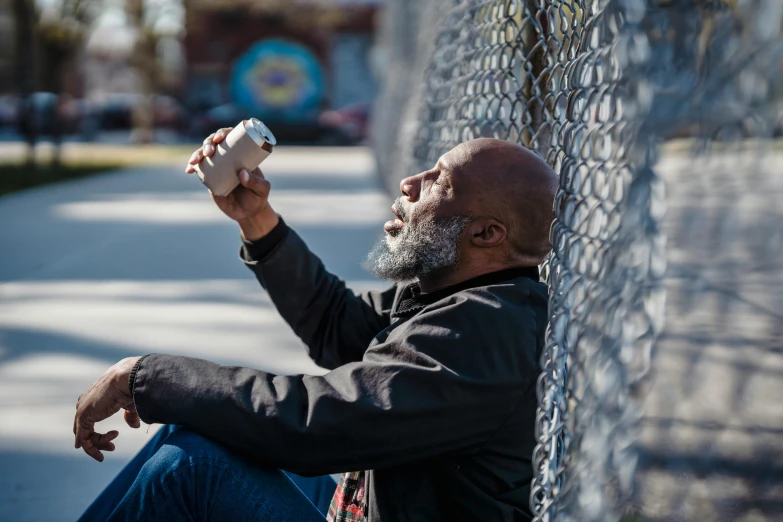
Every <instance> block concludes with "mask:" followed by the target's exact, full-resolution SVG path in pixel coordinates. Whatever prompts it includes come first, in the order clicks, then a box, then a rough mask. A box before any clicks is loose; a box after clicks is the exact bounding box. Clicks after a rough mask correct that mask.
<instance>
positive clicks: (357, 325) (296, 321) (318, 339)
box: [240, 219, 395, 369]
mask: <svg viewBox="0 0 783 522" xmlns="http://www.w3.org/2000/svg"><path fill="white" fill-rule="evenodd" d="M240 258H241V259H242V260H243V261H244V262H245V264H246V265H247V266H248V267H249V268H250V269H251V270H252V271H253V273H254V274H255V276H256V278H257V279H258V281H259V283H261V286H263V287H264V288H265V289H266V291H267V292H268V293H269V296H270V298H271V299H272V302H273V303H274V304H275V307H276V308H277V310H278V312H279V313H280V315H282V317H283V319H285V321H286V322H287V323H288V324H289V325H290V326H291V328H292V329H293V330H294V333H296V335H297V336H299V338H300V339H301V340H302V341H303V342H304V343H305V344H306V345H307V349H308V353H309V355H310V358H312V359H313V360H314V361H315V363H316V364H318V365H319V366H322V367H324V368H328V369H332V368H336V367H338V366H340V365H343V364H346V363H348V362H352V361H359V360H361V359H362V356H363V355H364V351H365V350H366V349H367V346H368V345H369V344H370V341H372V339H373V337H374V336H375V335H376V334H377V333H378V332H380V331H381V330H383V329H384V328H386V327H387V326H389V323H390V311H391V307H392V302H393V300H394V295H395V288H391V289H389V290H387V291H386V292H367V293H364V294H359V295H356V294H354V293H353V292H352V291H351V290H350V289H349V288H347V287H346V286H345V282H344V281H342V280H341V279H340V278H338V277H337V276H335V275H333V274H331V273H329V272H328V271H327V270H326V269H325V268H324V265H323V263H322V262H321V260H320V259H319V258H318V257H317V256H316V255H315V254H313V253H312V252H310V250H309V249H308V248H307V246H306V245H305V243H304V241H302V239H301V238H300V237H299V236H298V235H297V234H296V232H294V231H293V230H291V229H290V228H289V227H288V226H287V225H286V224H285V223H284V222H283V220H282V219H281V220H280V224H279V225H278V226H277V227H276V228H275V229H274V230H273V231H272V232H270V234H269V237H266V238H262V239H261V240H260V241H257V242H244V244H243V247H242V249H241V251H240Z"/></svg>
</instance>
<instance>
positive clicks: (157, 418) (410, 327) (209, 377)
mask: <svg viewBox="0 0 783 522" xmlns="http://www.w3.org/2000/svg"><path fill="white" fill-rule="evenodd" d="M456 307H460V308H462V309H463V310H464V311H465V313H459V314H455V313H454V308H456ZM445 308H446V307H444V309H441V310H435V311H432V312H425V313H422V314H421V315H420V316H418V317H416V318H414V319H412V320H411V321H410V322H409V323H406V325H403V327H401V328H400V330H402V329H404V330H405V331H404V332H398V331H396V330H395V332H392V334H391V335H390V336H389V340H388V342H385V343H382V344H378V345H376V346H374V347H372V348H371V349H369V350H368V351H367V353H366V355H365V359H364V360H363V361H362V362H357V363H351V364H347V365H344V366H341V367H340V368H338V369H336V370H334V371H332V372H329V373H328V374H326V375H324V376H301V375H300V376H287V377H284V376H275V375H271V374H269V373H265V372H262V371H257V370H252V369H248V368H237V367H225V366H219V365H216V364H213V363H210V362H207V361H203V360H198V359H189V358H185V357H179V356H168V355H150V356H148V357H147V358H146V359H144V361H143V362H142V364H141V365H140V369H139V371H138V374H137V375H136V380H135V386H134V390H133V395H134V399H135V405H136V408H137V410H138V412H139V415H140V416H141V418H142V420H144V421H145V422H162V423H174V424H181V425H184V426H186V427H189V428H191V429H194V430H195V431H197V432H199V433H201V434H203V435H205V436H207V437H210V438H212V439H215V440H217V441H219V442H221V443H223V444H225V445H227V446H229V447H232V448H233V449H235V450H237V451H239V452H241V453H243V454H245V455H248V456H250V457H253V458H255V459H257V460H258V461H260V462H262V463H263V464H264V465H268V466H275V467H280V468H282V469H286V470H289V471H293V472H296V473H300V474H323V473H336V472H343V471H351V470H356V469H378V468H383V467H388V466H392V465H402V464H405V463H407V462H412V461H417V460H423V459H427V458H432V457H436V456H443V455H449V454H458V453H464V452H470V451H474V450H476V449H478V448H480V447H481V446H482V444H484V443H485V442H487V440H489V439H490V438H491V437H492V434H493V433H495V431H496V430H497V429H498V428H499V427H500V426H502V424H503V423H504V421H505V420H506V419H507V418H508V417H509V415H510V414H511V413H512V411H513V408H514V407H515V406H516V405H517V404H519V402H520V400H521V399H522V398H523V397H524V396H526V394H531V393H535V391H534V386H533V384H534V382H535V376H536V373H537V371H536V368H537V364H536V361H535V346H536V338H535V326H534V325H533V324H532V322H533V320H532V318H531V325H526V324H516V325H515V328H514V333H513V334H512V335H511V337H509V336H508V335H507V334H501V333H499V330H504V331H506V332H508V328H507V327H506V328H503V329H499V328H495V327H493V326H492V325H493V324H494V325H495V326H497V324H498V323H497V321H491V312H490V313H487V312H486V311H485V310H482V309H481V308H480V307H478V306H476V305H475V304H472V303H470V302H462V303H459V302H457V303H451V304H449V305H448V309H449V311H448V313H446V309H445ZM455 315H456V316H458V318H459V319H458V320H459V324H455V319H454V316H455ZM531 315H532V314H531ZM504 319H505V318H504ZM488 320H489V325H487V321H488ZM457 326H459V328H457ZM487 326H489V328H488V327H487ZM471 332H473V333H471Z"/></svg>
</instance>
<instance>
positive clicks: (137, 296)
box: [0, 148, 391, 522]
mask: <svg viewBox="0 0 783 522" xmlns="http://www.w3.org/2000/svg"><path fill="white" fill-rule="evenodd" d="M185 160H186V157H184V156H183V158H182V159H181V161H178V162H177V163H176V164H172V165H166V166H158V167H145V168H136V169H132V170H123V171H118V172H114V173H109V174H106V175H101V176H98V177H95V178H89V179H83V180H79V181H76V182H71V183H65V184H60V185H54V186H49V187H43V188H40V189H35V190H30V191H27V192H24V193H19V194H16V195H11V196H6V197H3V198H0V222H2V223H3V226H2V227H0V245H1V248H2V255H1V256H0V520H3V521H5V520H14V521H18V522H23V521H36V522H46V521H55V520H58V521H59V520H74V519H75V518H76V517H77V516H78V515H79V514H80V513H81V511H82V510H83V509H84V508H85V507H86V506H87V505H88V503H89V502H90V501H91V499H92V498H93V497H94V496H95V495H97V494H98V492H99V491H100V490H101V489H102V488H103V487H104V486H105V484H106V483H107V482H108V481H109V480H110V479H111V477H112V476H113V475H114V474H116V473H117V472H118V471H119V470H120V469H121V467H122V466H123V465H124V463H125V462H127V460H128V459H129V458H130V457H131V456H132V455H133V454H134V453H135V452H136V451H137V450H138V448H139V447H141V445H143V444H144V442H145V441H146V440H148V439H149V438H150V437H151V436H152V434H153V432H154V429H155V428H154V427H153V428H152V429H150V430H149V431H148V430H147V428H146V427H143V428H142V429H141V430H131V429H130V428H128V427H127V426H124V424H123V423H122V420H121V418H120V417H119V416H118V417H117V418H115V419H112V420H110V421H107V422H105V423H103V424H105V426H103V425H102V426H101V428H102V429H104V430H109V429H115V428H116V429H118V430H120V437H119V438H118V439H117V441H116V443H117V451H116V452H114V453H113V454H109V455H108V456H107V458H106V460H105V461H104V462H103V463H97V462H94V461H92V460H91V459H89V458H88V457H87V456H86V455H84V454H83V453H82V451H81V450H74V449H73V435H72V433H71V428H72V420H73V411H74V405H75V403H76V399H77V397H78V395H79V394H80V393H81V392H82V391H84V389H85V388H86V387H87V386H88V385H89V384H91V383H92V382H93V381H94V380H95V379H96V378H97V377H98V376H99V375H100V374H101V373H102V372H103V371H104V370H105V369H106V368H107V367H108V366H110V365H111V364H113V363H115V362H116V361H118V360H119V359H121V358H123V357H126V356H129V355H140V354H144V353H149V352H167V353H176V354H183V355H190V356H195V357H202V358H208V359H211V360H214V361H217V362H221V363H227V364H240V365H246V366H252V367H256V368H262V369H266V370H270V371H274V372H278V373H300V372H301V373H304V372H311V373H312V372H319V371H321V370H320V369H319V368H317V367H316V366H315V365H314V364H313V363H312V362H310V361H309V359H307V358H306V356H305V354H304V351H303V347H302V345H301V343H300V342H299V341H298V339H296V337H295V336H294V335H293V334H292V333H291V331H290V329H289V328H288V326H287V325H286V324H285V323H284V322H283V321H282V320H281V319H280V318H279V316H278V315H277V313H276V311H275V309H274V307H273V306H272V305H271V303H270V301H269V300H268V298H267V297H266V295H265V294H264V292H263V291H262V290H261V288H260V287H259V285H258V283H257V282H256V281H255V279H254V278H253V276H252V274H251V273H250V271H248V270H247V269H246V268H245V267H244V266H243V265H242V264H241V263H240V262H239V260H238V259H237V252H238V247H239V239H238V229H237V228H236V226H235V225H234V224H233V222H231V221H230V220H228V219H227V218H226V217H225V216H223V214H222V213H221V212H220V211H219V210H218V209H217V208H216V207H215V206H214V204H213V203H212V201H211V200H210V198H209V195H208V194H207V192H206V189H205V188H204V187H203V186H202V185H201V184H200V183H199V182H198V180H197V179H196V178H195V177H189V176H187V175H185V174H183V168H184V162H185ZM372 168H373V163H372V158H371V155H370V153H369V151H367V150H365V149H324V148H289V149H286V148H280V149H278V150H276V152H275V154H274V155H273V156H272V157H271V158H270V159H269V160H268V161H267V162H266V163H265V164H264V171H265V173H266V174H267V177H268V179H270V180H271V182H272V197H271V201H272V203H273V205H274V207H275V209H276V210H277V211H278V212H279V213H280V214H282V215H283V216H284V217H285V218H286V220H287V222H288V223H289V224H291V225H292V226H293V227H295V228H296V230H297V232H299V233H300V234H301V235H302V236H303V237H304V238H305V240H306V241H307V242H308V244H309V245H310V247H311V249H312V250H314V251H315V252H316V253H318V254H319V255H320V256H321V257H322V259H323V260H324V262H325V264H326V266H327V267H328V268H329V269H330V270H332V271H333V272H335V273H337V274H339V275H341V276H342V277H344V278H346V279H347V280H348V281H349V283H350V284H351V286H352V287H354V288H357V289H364V288H369V287H382V286H383V283H380V282H378V281H376V280H373V279H372V278H371V277H370V276H369V275H367V274H366V273H365V272H363V271H362V270H361V268H360V263H361V261H362V259H363V257H364V256H365V255H366V253H367V251H368V250H369V248H370V247H371V245H372V243H373V242H374V241H375V240H377V239H378V238H379V237H381V234H382V229H381V224H382V223H383V221H385V220H386V219H387V218H388V216H389V215H390V211H389V207H390V205H391V200H390V198H389V197H388V196H386V195H385V194H384V193H383V192H382V191H381V189H380V188H379V184H378V183H376V180H375V178H374V176H373V174H372Z"/></svg>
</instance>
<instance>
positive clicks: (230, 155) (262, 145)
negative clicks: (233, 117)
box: [196, 118, 277, 196]
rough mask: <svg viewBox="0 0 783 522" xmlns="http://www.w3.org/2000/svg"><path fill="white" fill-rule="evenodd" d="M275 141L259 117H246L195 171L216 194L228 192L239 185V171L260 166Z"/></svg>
mask: <svg viewBox="0 0 783 522" xmlns="http://www.w3.org/2000/svg"><path fill="white" fill-rule="evenodd" d="M276 144H277V140H275V136H274V135H273V134H272V132H271V131H270V130H269V129H268V128H267V126H266V125H264V124H263V123H261V122H260V121H259V120H257V119H256V118H251V119H249V120H243V121H242V122H240V123H239V124H238V125H237V126H236V127H234V128H233V129H232V130H231V132H229V133H228V136H226V139H224V140H223V141H222V142H220V143H218V144H217V145H216V146H215V153H214V154H213V155H212V156H211V157H209V158H204V159H203V160H202V161H201V162H200V163H199V164H198V165H196V173H197V174H198V177H199V179H200V180H201V182H202V183H203V184H204V185H206V187H207V188H208V189H209V191H210V192H212V193H213V194H214V195H216V196H228V195H229V194H231V191H232V190H234V189H235V188H236V187H237V185H239V174H238V173H239V171H240V170H242V169H247V170H248V171H252V170H253V169H255V168H256V167H258V166H259V165H260V164H261V162H262V161H264V160H265V159H266V158H267V156H269V155H270V154H272V150H274V147H275V145H276Z"/></svg>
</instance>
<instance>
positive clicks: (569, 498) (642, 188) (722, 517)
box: [374, 0, 783, 522]
mask: <svg viewBox="0 0 783 522" xmlns="http://www.w3.org/2000/svg"><path fill="white" fill-rule="evenodd" d="M782 24H783V3H782V2H780V1H779V0H745V1H740V0H737V1H731V0H725V1H720V0H717V1H715V0H713V1H711V0H704V1H696V0H671V1H663V0H660V1H651V0H481V1H479V0H472V1H471V0H430V1H420V0H398V1H396V2H389V3H388V4H387V6H386V13H385V17H384V27H383V33H384V35H385V38H386V42H385V43H386V49H387V58H388V63H387V64H386V67H385V69H384V70H385V71H386V81H385V90H384V93H383V95H382V98H381V100H380V101H379V103H378V104H377V109H376V127H375V129H374V131H375V133H374V142H375V148H376V153H377V158H378V168H379V172H380V173H381V175H382V177H383V179H384V181H385V182H386V183H387V186H388V187H389V189H390V190H392V191H395V192H396V190H397V188H396V187H397V185H398V183H399V181H400V179H401V178H403V177H404V176H406V175H409V174H412V173H416V172H419V171H422V170H425V169H428V168H430V167H431V166H432V165H433V164H434V163H435V162H436V160H437V158H438V157H439V156H440V155H442V154H443V153H445V152H446V151H447V150H449V149H450V148H452V147H453V146H455V145H457V144H458V143H460V142H462V141H465V140H468V139H472V138H477V137H482V136H492V137H498V138H502V139H507V140H510V141H514V142H518V143H521V144H523V145H525V146H527V147H530V148H531V149H533V150H535V151H536V152H538V153H539V154H540V155H541V156H542V157H544V158H545V159H546V160H547V161H548V162H549V163H550V165H552V166H553V168H555V170H556V172H558V174H559V175H560V190H559V192H558V195H557V198H556V201H555V213H556V220H555V223H554V224H553V227H552V234H551V239H552V245H553V255H552V257H551V259H550V261H549V267H548V268H549V278H548V282H549V285H550V328H549V331H548V336H547V347H546V350H545V353H544V354H543V356H542V360H541V363H542V367H543V373H542V375H541V378H540V380H539V383H538V384H539V386H538V393H539V415H538V419H537V426H536V436H537V438H538V441H539V444H538V447H537V449H536V452H535V454H534V455H533V463H534V466H535V470H536V478H535V480H534V484H533V490H532V495H531V509H532V510H533V512H534V514H535V516H536V518H537V519H538V520H542V521H553V520H558V521H561V520H573V521H580V522H589V521H599V520H617V519H619V518H620V517H621V516H623V515H624V514H625V515H626V516H629V517H634V516H639V517H643V518H642V519H643V520H644V519H649V520H666V521H669V520H695V521H711V520H716V521H718V520H719V521H739V520H748V521H750V520H770V521H771V520H781V519H783V500H781V499H783V406H781V401H780V399H779V398H783V341H781V336H783V219H782V218H783V203H780V201H781V198H783V176H781V174H783V165H782V164H783V142H781V141H779V140H777V138H778V137H779V136H780V134H781V130H782V129H781V123H782V120H783V118H781V116H783V109H782V108H783V103H782V102H783V92H781V91H783V88H782V87H783V45H782V44H781V25H782ZM665 294H667V296H666V298H664V296H665ZM664 324H665V327H664ZM656 339H657V342H656Z"/></svg>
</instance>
